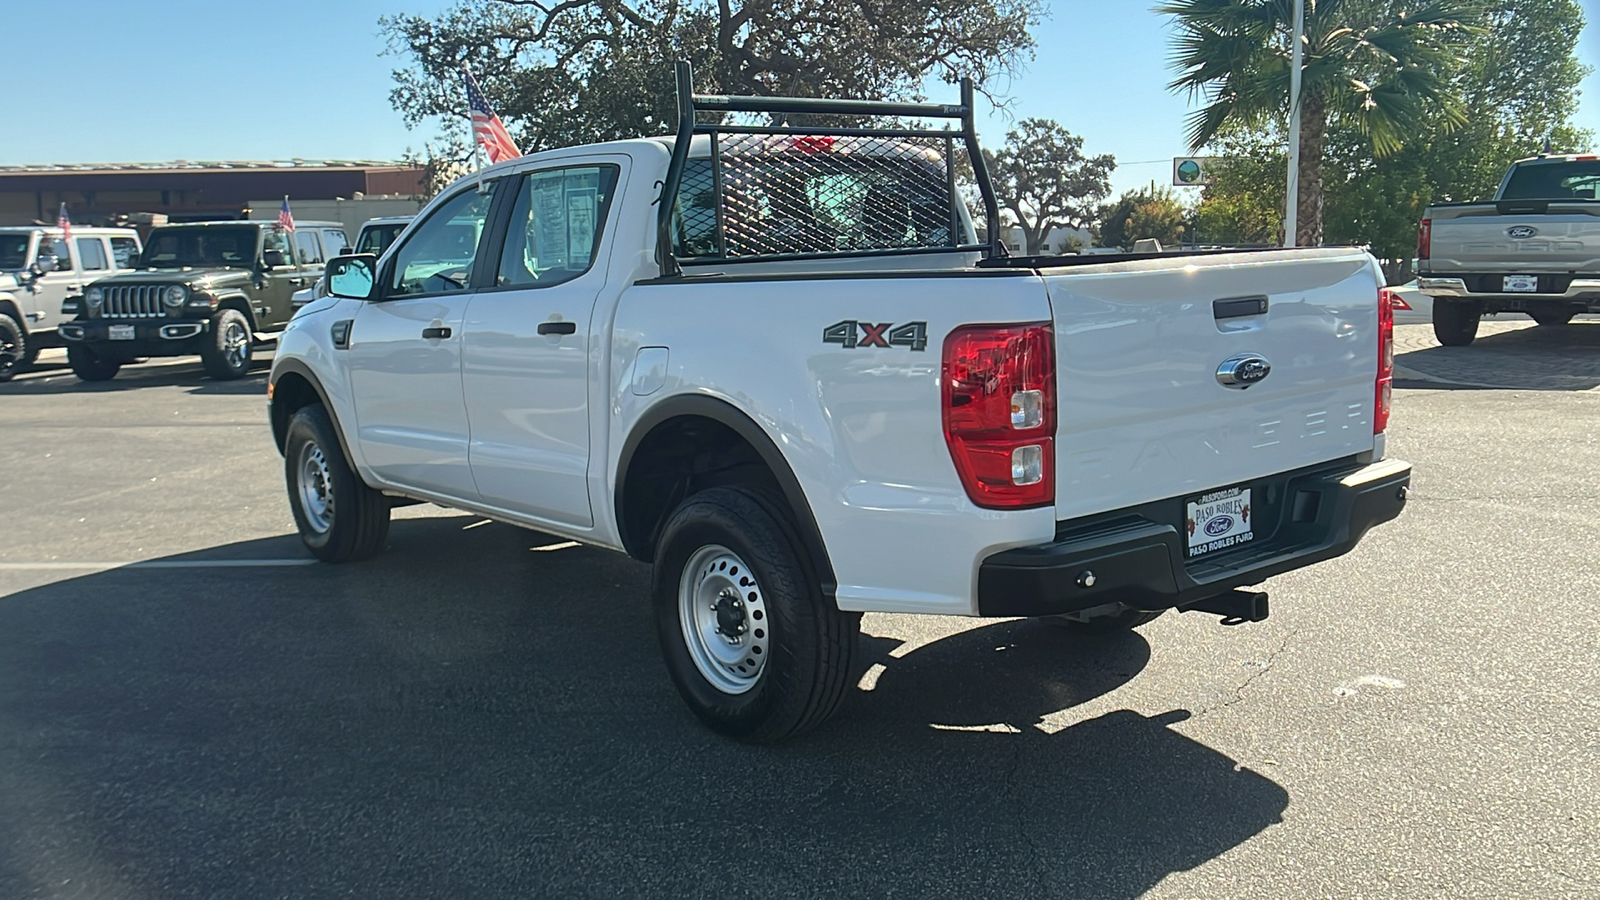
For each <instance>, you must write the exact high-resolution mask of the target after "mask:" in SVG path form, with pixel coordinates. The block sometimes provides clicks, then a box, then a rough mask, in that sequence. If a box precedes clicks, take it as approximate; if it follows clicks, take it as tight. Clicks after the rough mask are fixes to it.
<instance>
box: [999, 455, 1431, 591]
mask: <svg viewBox="0 0 1600 900" xmlns="http://www.w3.org/2000/svg"><path fill="white" fill-rule="evenodd" d="M1410 484H1411V465H1410V464H1409V463H1406V462H1402V461H1400V460H1384V461H1382V462H1377V463H1372V464H1370V465H1361V464H1358V463H1354V462H1351V461H1348V460H1347V461H1344V462H1342V463H1337V464H1333V465H1331V466H1320V467H1315V468H1313V469H1309V470H1301V471H1299V472H1292V473H1287V474H1284V475H1279V476H1276V477H1273V478H1266V479H1262V480H1260V481H1257V482H1253V483H1252V484H1251V488H1252V490H1256V491H1260V492H1261V493H1260V494H1258V495H1257V496H1259V497H1260V498H1261V500H1260V501H1259V502H1258V504H1257V506H1258V516H1257V528H1258V529H1259V530H1260V532H1262V533H1261V534H1260V535H1259V536H1258V539H1257V540H1256V541H1253V542H1251V543H1249V544H1244V545H1242V546H1241V547H1239V548H1238V549H1233V550H1227V551H1223V552H1221V553H1218V554H1214V555H1209V556H1204V557H1201V558H1199V559H1196V560H1192V561H1189V560H1186V559H1185V556H1186V549H1185V537H1186V535H1185V532H1184V528H1183V525H1184V522H1185V512H1184V500H1183V498H1181V497H1174V498H1172V499H1169V500H1162V501H1158V502H1156V503H1148V504H1144V505H1142V506H1138V507H1134V508H1132V509H1127V510H1120V511H1118V512H1115V513H1108V514H1105V515H1099V516H1092V517H1089V518H1088V519H1085V520H1078V521H1072V522H1062V523H1060V527H1059V528H1058V529H1057V532H1056V539H1055V540H1054V541H1052V542H1050V543H1048V544H1044V545H1041V546H1037V547H1022V548H1018V549H1015V550H1007V551H1004V552H1002V553H997V554H995V555H994V556H991V557H989V558H988V559H986V560H984V561H983V564H982V566H981V567H980V568H979V571H978V612H979V614H980V615H983V616H1046V615H1058V614H1061V613H1070V612H1079V611H1082V610H1085V609H1092V608H1094V607H1097V606H1103V605H1106V604H1109V603H1122V604H1124V605H1127V606H1130V607H1133V608H1135V609H1148V610H1155V609H1169V608H1171V607H1181V606H1187V605H1190V604H1193V603H1197V602H1200V601H1202V600H1205V599H1207V598H1210V597H1215V596H1219V595H1221V594H1225V593H1227V592H1229V591H1231V590H1233V589H1234V588H1239V587H1245V586H1248V585H1253V584H1259V583H1260V582H1262V581H1264V580H1266V579H1268V578H1271V577H1272V576H1274V575H1281V574H1283V573H1284V572H1288V571H1291V570H1294V569H1298V568H1302V567H1304V566H1309V565H1311V564H1312V563H1317V562H1321V561H1323V560H1325V559H1332V558H1334V557H1336V556H1342V555H1344V554H1345V553H1348V552H1350V550H1352V549H1353V548H1354V547H1355V546H1356V544H1357V543H1359V542H1360V541H1361V538H1362V536H1364V535H1365V534H1366V533H1367V531H1368V529H1370V528H1372V527H1373V526H1375V525H1379V524H1382V523H1384V522H1387V521H1389V520H1390V519H1393V518H1395V517H1396V516H1398V515H1400V511H1401V510H1402V509H1404V508H1405V503H1406V493H1407V491H1408V489H1409V487H1410Z"/></svg>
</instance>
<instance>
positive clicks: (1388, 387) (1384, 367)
mask: <svg viewBox="0 0 1600 900" xmlns="http://www.w3.org/2000/svg"><path fill="white" fill-rule="evenodd" d="M1396 299H1397V298H1396V295H1395V292H1394V291H1391V290H1389V289H1388V288H1384V289H1383V290H1381V291H1379V292H1378V383H1377V389H1376V392H1375V397H1374V399H1373V403H1372V433H1373V434H1382V433H1384V432H1385V431H1387V430H1388V428H1389V404H1390V402H1391V400H1392V399H1393V396H1394V301H1395V300H1396Z"/></svg>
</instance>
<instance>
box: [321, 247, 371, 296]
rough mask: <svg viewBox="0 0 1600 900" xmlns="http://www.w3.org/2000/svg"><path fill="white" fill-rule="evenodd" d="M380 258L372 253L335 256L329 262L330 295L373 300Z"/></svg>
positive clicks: (327, 275)
mask: <svg viewBox="0 0 1600 900" xmlns="http://www.w3.org/2000/svg"><path fill="white" fill-rule="evenodd" d="M377 273H378V258H377V257H376V256H373V255H372V254H370V253H363V254H360V255H357V256H335V257H334V258H333V259H331V260H329V261H328V268H327V269H326V270H325V274H324V276H323V277H325V278H326V279H327V280H328V293H329V294H331V295H333V296H335V297H345V298H348V299H350V300H371V299H372V297H373V294H374V293H375V292H374V291H373V287H374V286H375V285H376V284H377Z"/></svg>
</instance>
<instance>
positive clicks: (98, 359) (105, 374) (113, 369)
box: [67, 344, 122, 381]
mask: <svg viewBox="0 0 1600 900" xmlns="http://www.w3.org/2000/svg"><path fill="white" fill-rule="evenodd" d="M67 365H68V366H71V367H72V374H74V375H76V376H78V380H80V381H110V380H111V379H113V378H115V377H117V372H118V371H120V370H121V369H122V363H120V362H116V361H114V360H109V359H105V358H104V357H102V356H101V355H100V354H98V353H96V352H94V350H93V349H91V348H89V347H85V346H83V345H82V344H71V345H69V346H68V347H67Z"/></svg>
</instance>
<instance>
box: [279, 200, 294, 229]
mask: <svg viewBox="0 0 1600 900" xmlns="http://www.w3.org/2000/svg"><path fill="white" fill-rule="evenodd" d="M278 227H279V228H281V229H283V230H284V231H293V230H294V213H292V212H289V197H288V195H287V194H285V195H284V198H283V205H282V206H280V207H278Z"/></svg>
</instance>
